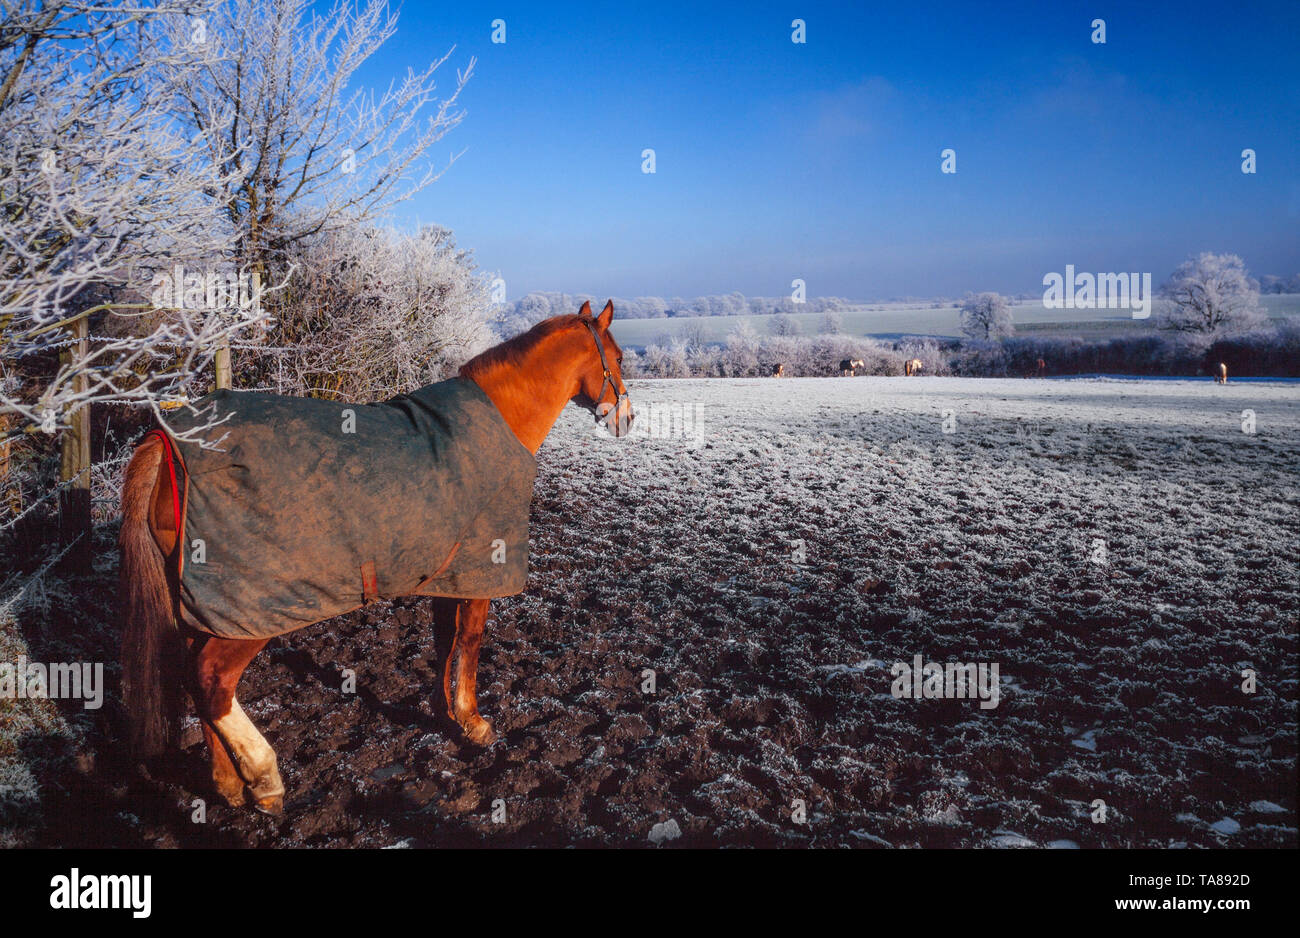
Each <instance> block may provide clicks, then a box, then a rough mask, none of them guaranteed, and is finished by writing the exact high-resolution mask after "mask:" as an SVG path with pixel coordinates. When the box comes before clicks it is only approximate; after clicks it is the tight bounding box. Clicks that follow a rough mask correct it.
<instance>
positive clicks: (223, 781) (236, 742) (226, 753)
mask: <svg viewBox="0 0 1300 938" xmlns="http://www.w3.org/2000/svg"><path fill="white" fill-rule="evenodd" d="M265 647H266V640H265V639H250V640H244V639H230V638H217V637H215V636H214V637H211V638H208V639H207V641H205V642H204V644H203V646H202V647H201V648H200V649H199V651H198V654H197V655H196V656H195V658H194V669H195V675H194V677H195V685H196V688H197V696H196V700H195V703H196V704H197V705H198V710H199V716H200V717H201V719H202V720H203V729H204V735H205V736H206V737H207V740H208V745H209V746H211V747H212V780H213V782H214V783H215V784H216V786H217V791H218V792H219V793H220V794H221V795H222V796H223V797H225V798H226V799H227V800H228V801H230V802H231V803H233V804H239V803H241V802H242V801H243V792H242V790H241V791H240V793H239V797H238V798H237V799H234V798H232V797H231V790H232V789H233V788H234V787H235V784H236V782H241V783H242V784H243V785H247V786H248V790H249V791H250V792H251V793H252V795H253V801H254V806H255V807H256V808H257V809H258V810H259V811H262V812H264V813H266V814H279V813H280V812H281V811H282V810H283V809H284V782H283V781H281V779H280V770H279V767H278V766H277V764H276V758H275V750H273V749H272V748H271V746H270V744H269V743H268V742H267V741H266V739H265V738H264V737H263V736H262V734H261V733H259V732H258V731H257V727H256V726H254V725H253V721H252V720H250V719H249V718H248V716H247V715H246V714H245V713H244V708H243V707H241V706H240V705H239V701H238V700H237V699H236V697H235V688H236V686H237V685H238V684H239V678H240V676H241V675H242V674H243V673H244V669H245V668H247V667H248V665H249V662H251V661H252V660H253V658H255V657H256V656H257V653H258V652H259V651H261V650H262V649H263V648H265ZM214 737H215V739H214ZM214 743H216V744H217V745H214ZM219 750H220V751H219ZM223 757H224V760H225V761H224V762H223ZM227 763H229V764H230V766H231V768H233V769H234V771H235V773H236V778H233V779H232V778H231V777H230V774H229V773H228V771H227V769H226V764H227Z"/></svg>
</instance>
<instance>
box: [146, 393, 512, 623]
mask: <svg viewBox="0 0 1300 938" xmlns="http://www.w3.org/2000/svg"><path fill="white" fill-rule="evenodd" d="M209 405H212V406H214V407H215V408H216V419H218V420H224V422H223V423H221V424H220V426H218V427H217V428H215V429H214V430H211V431H208V432H207V433H206V434H205V436H206V438H207V439H208V440H209V441H211V442H213V443H215V444H216V448H215V449H204V448H200V447H199V446H198V445H197V444H194V443H188V442H177V441H174V440H173V439H171V438H169V442H171V443H172V445H173V446H174V447H175V452H176V453H177V455H179V457H180V459H179V460H178V462H179V463H180V466H179V467H175V466H173V471H174V473H175V476H176V477H177V478H178V479H179V480H180V481H179V482H178V483H176V487H177V493H178V494H179V496H180V497H179V498H177V500H176V504H177V505H178V506H183V508H182V509H181V510H180V514H181V517H180V518H179V519H178V520H179V522H180V523H179V524H178V529H179V530H180V531H181V537H180V540H179V543H180V544H181V545H182V551H183V556H182V558H181V560H182V563H181V574H180V603H181V605H182V606H183V607H184V611H185V612H186V613H188V615H187V617H186V618H187V620H189V621H190V622H192V623H193V624H197V625H198V626H199V627H200V628H201V629H203V630H204V631H207V632H209V633H211V634H213V635H218V636H221V637H223V638H268V637H271V636H274V635H280V634H283V633H285V632H291V631H293V630H294V629H299V628H302V627H303V626H307V625H311V624H312V623H314V622H319V621H321V620H322V619H328V618H330V617H331V616H336V615H340V614H342V613H345V612H349V611H351V610H353V609H356V608H357V607H359V606H361V605H363V604H364V603H366V602H369V601H371V600H374V599H381V598H391V597H394V596H407V595H424V596H452V597H457V598H462V599H491V598H496V597H499V596H509V595H512V594H514V593H518V592H521V591H522V590H523V588H524V581H525V579H526V578H527V575H528V508H529V504H530V502H531V500H532V493H533V481H534V479H535V477H536V472H537V464H536V460H535V459H534V457H533V454H532V453H531V452H529V450H528V449H527V448H525V447H524V446H523V444H521V443H520V442H519V439H518V438H517V437H516V436H515V434H514V431H512V430H511V429H510V427H509V425H507V424H506V422H505V421H504V420H503V419H502V417H501V414H500V412H499V411H498V410H497V409H496V406H495V405H494V404H493V403H492V401H491V400H490V399H489V398H488V397H487V395H486V394H484V393H483V391H482V390H481V389H480V388H479V387H478V385H476V384H475V383H474V382H472V381H470V380H468V379H464V378H453V379H451V380H449V381H443V382H440V383H438V384H432V385H429V386H428V387H424V388H420V389H419V390H418V391H413V392H411V393H410V394H404V395H402V396H400V397H396V398H393V399H392V400H390V401H385V402H384V403H382V404H340V403H337V402H332V401H325V400H316V399H310V398H296V397H284V396H281V395H277V394H266V393H260V392H249V391H226V390H223V391H218V392H216V393H215V394H212V395H209V396H208V397H206V398H204V399H203V400H202V401H200V402H198V403H197V404H196V408H197V409H198V410H199V411H203V410H204V409H205V408H206V407H208V406H209ZM206 416H207V415H205V417H206ZM196 422H197V418H195V417H193V416H189V417H183V418H179V419H176V420H174V421H173V425H174V428H175V429H176V430H178V431H179V430H183V429H184V428H185V427H186V426H194V425H195V423H196ZM170 459H171V453H169V454H168V460H169V465H170V464H171V463H170Z"/></svg>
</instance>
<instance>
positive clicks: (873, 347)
mask: <svg viewBox="0 0 1300 938" xmlns="http://www.w3.org/2000/svg"><path fill="white" fill-rule="evenodd" d="M911 358H919V359H921V362H922V370H921V373H922V374H925V375H957V376H967V377H1020V376H1024V375H1032V374H1035V373H1036V372H1037V370H1038V360H1039V359H1040V358H1041V359H1042V360H1043V362H1044V364H1045V371H1046V373H1047V374H1049V375H1064V374H1097V373H1103V374H1132V375H1200V374H1209V373H1210V371H1211V369H1212V367H1214V366H1215V365H1217V364H1218V363H1219V362H1223V363H1224V364H1226V365H1227V366H1228V374H1229V376H1239V377H1240V376H1247V375H1256V376H1261V377H1300V323H1296V322H1294V321H1291V320H1288V321H1285V322H1282V323H1279V324H1274V325H1271V326H1268V327H1265V328H1263V329H1258V330H1255V331H1252V332H1248V333H1243V334H1239V335H1233V336H1225V337H1220V338H1213V337H1205V336H1189V335H1171V334H1167V333H1155V334H1148V335H1140V336H1121V337H1117V338H1113V339H1105V340H1090V339H1083V338H1079V337H1056V336H1052V337H1041V338H1040V337H1034V336H1017V337H1014V338H1007V339H1002V340H1000V341H975V340H958V339H920V340H917V339H911V340H902V341H897V342H887V341H880V340H874V339H864V338H853V337H851V336H844V335H817V336H759V335H757V334H756V333H754V332H753V331H752V330H749V329H748V328H741V329H738V330H737V331H736V332H734V333H732V334H731V335H730V336H728V338H727V342H726V343H725V344H724V345H702V344H699V345H697V344H690V343H688V342H686V341H685V340H683V339H675V340H673V341H672V342H670V343H669V344H668V345H650V346H648V347H647V348H646V349H645V351H644V352H643V353H642V354H641V355H640V356H638V357H637V359H636V360H635V362H629V364H630V365H631V367H630V368H629V369H628V371H629V373H630V374H633V375H637V376H641V377H649V378H687V377H728V378H730V377H766V376H769V375H771V373H772V370H773V368H774V367H775V366H776V365H777V364H781V365H784V366H785V374H786V375H787V376H790V377H823V376H827V375H837V374H839V365H840V362H841V361H843V360H844V359H860V360H862V361H863V362H865V364H866V367H865V368H862V369H859V374H868V375H901V374H903V365H904V362H906V361H907V360H908V359H911Z"/></svg>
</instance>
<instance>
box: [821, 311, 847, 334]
mask: <svg viewBox="0 0 1300 938" xmlns="http://www.w3.org/2000/svg"><path fill="white" fill-rule="evenodd" d="M818 331H819V332H820V333H821V334H822V335H839V334H840V333H841V332H843V331H844V317H843V316H841V315H840V314H839V313H835V312H831V313H827V314H826V315H825V316H823V317H822V318H821V323H820V325H819V326H818Z"/></svg>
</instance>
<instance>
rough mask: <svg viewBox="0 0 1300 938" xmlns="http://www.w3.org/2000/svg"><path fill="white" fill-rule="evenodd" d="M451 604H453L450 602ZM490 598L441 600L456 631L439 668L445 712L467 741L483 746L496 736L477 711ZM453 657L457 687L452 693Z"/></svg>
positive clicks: (443, 610)
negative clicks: (441, 667)
mask: <svg viewBox="0 0 1300 938" xmlns="http://www.w3.org/2000/svg"><path fill="white" fill-rule="evenodd" d="M453 604H454V606H453ZM490 604H491V600H487V599H460V600H452V601H450V602H446V601H444V603H442V604H440V606H441V610H440V611H442V612H443V613H444V614H445V615H452V616H454V617H455V634H454V636H453V638H452V640H451V646H450V648H449V650H448V652H447V661H446V663H445V664H444V665H443V669H442V691H443V696H444V698H445V699H446V701H447V715H448V716H450V717H451V718H452V719H453V720H455V721H456V722H457V723H459V724H460V727H461V729H463V730H464V731H465V736H466V737H467V738H468V739H469V740H470V742H473V743H477V744H478V745H480V746H486V745H488V744H490V743H491V742H492V741H493V740H494V739H496V734H495V733H493V731H492V724H491V723H489V722H488V721H487V720H485V719H483V717H482V716H480V715H479V712H478V652H479V648H480V647H481V646H482V644H483V628H484V626H485V625H487V616H488V607H489V606H490ZM453 661H454V662H455V668H456V689H455V695H454V696H453V694H452V687H451V675H452V666H453Z"/></svg>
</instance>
